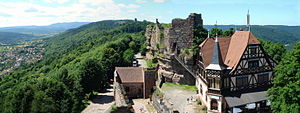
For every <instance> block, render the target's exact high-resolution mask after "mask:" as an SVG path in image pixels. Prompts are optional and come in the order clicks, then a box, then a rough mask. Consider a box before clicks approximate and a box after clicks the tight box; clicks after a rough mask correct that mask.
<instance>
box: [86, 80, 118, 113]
mask: <svg viewBox="0 0 300 113" xmlns="http://www.w3.org/2000/svg"><path fill="white" fill-rule="evenodd" d="M114 102H115V101H114V94H113V88H112V86H111V88H109V89H107V92H105V93H100V94H98V95H97V96H96V97H95V98H94V99H93V100H92V102H91V104H90V105H88V106H87V107H86V108H85V109H84V110H83V111H82V113H106V112H107V113H109V111H110V108H111V106H112V105H113V104H114Z"/></svg>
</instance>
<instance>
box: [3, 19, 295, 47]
mask: <svg viewBox="0 0 300 113" xmlns="http://www.w3.org/2000/svg"><path fill="white" fill-rule="evenodd" d="M105 22H107V23H110V24H111V23H113V22H111V21H104V23H105ZM89 23H91V22H65V23H55V24H51V25H48V26H16V27H2V28H0V41H1V42H16V41H25V40H32V39H39V38H44V36H47V35H49V34H57V33H61V32H64V31H67V30H69V29H73V28H78V27H80V26H82V25H86V24H89ZM115 25H117V24H115ZM204 27H205V28H206V29H211V28H213V27H215V26H214V25H204ZM242 27H246V26H245V25H218V28H221V29H223V30H227V29H229V28H234V29H239V28H242ZM81 29H82V28H81ZM78 30H80V29H76V32H80V31H78ZM251 31H252V33H253V34H254V35H255V36H256V37H257V38H260V39H264V40H270V41H272V42H280V43H284V44H285V45H293V44H294V42H296V41H300V26H285V25H252V26H251ZM69 33H70V32H69ZM64 34H66V33H64ZM60 36H63V35H62V34H61V35H60Z"/></svg>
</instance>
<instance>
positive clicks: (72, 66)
mask: <svg viewBox="0 0 300 113" xmlns="http://www.w3.org/2000/svg"><path fill="white" fill-rule="evenodd" d="M148 24H149V22H146V21H143V22H135V21H129V20H119V21H100V22H95V23H91V24H88V25H84V26H82V27H79V28H76V29H71V30H68V31H66V32H64V33H62V34H58V35H56V36H54V37H53V38H52V39H51V40H49V41H48V42H47V49H46V53H45V58H44V59H43V60H41V61H39V62H37V63H34V64H26V65H23V66H22V67H21V68H19V69H17V70H15V71H13V72H12V73H9V74H7V75H4V76H1V77H0V105H1V106H0V110H1V112H4V113H11V112H25V113H28V112H32V113H40V112H53V113H59V112H61V113H70V112H72V113H77V112H81V110H82V109H83V108H84V103H83V100H85V99H86V98H87V97H86V94H89V93H91V92H93V91H99V90H104V89H105V87H106V86H107V84H108V83H107V81H108V80H107V79H108V78H112V76H113V71H114V67H115V66H128V65H130V63H131V62H132V57H133V55H134V54H135V53H136V52H138V51H139V50H140V47H141V46H142V45H143V44H144V41H145V38H144V36H143V31H145V28H146V25H148Z"/></svg>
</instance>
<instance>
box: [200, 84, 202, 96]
mask: <svg viewBox="0 0 300 113" xmlns="http://www.w3.org/2000/svg"><path fill="white" fill-rule="evenodd" d="M200 94H201V95H202V85H201V84H200Z"/></svg>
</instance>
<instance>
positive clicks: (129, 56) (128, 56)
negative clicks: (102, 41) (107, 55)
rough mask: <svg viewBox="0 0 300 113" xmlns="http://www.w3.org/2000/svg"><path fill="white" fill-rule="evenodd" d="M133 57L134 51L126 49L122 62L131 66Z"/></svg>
mask: <svg viewBox="0 0 300 113" xmlns="http://www.w3.org/2000/svg"><path fill="white" fill-rule="evenodd" d="M133 57H134V51H133V50H132V49H127V50H126V51H125V52H124V53H123V61H124V63H125V65H131V64H132V62H133Z"/></svg>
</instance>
